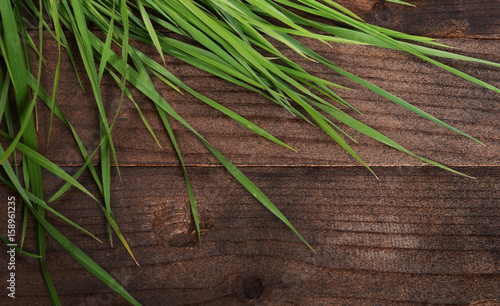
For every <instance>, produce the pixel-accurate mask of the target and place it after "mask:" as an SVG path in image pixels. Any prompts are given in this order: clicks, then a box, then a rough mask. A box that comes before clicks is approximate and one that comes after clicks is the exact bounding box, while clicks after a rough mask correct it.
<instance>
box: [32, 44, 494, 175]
mask: <svg viewBox="0 0 500 306" xmlns="http://www.w3.org/2000/svg"><path fill="white" fill-rule="evenodd" d="M442 42H444V43H448V44H450V45H452V46H455V47H457V48H459V50H468V53H467V54H468V55H472V56H476V57H478V58H483V59H488V60H493V61H497V62H500V55H499V54H498V49H499V47H500V43H499V41H498V40H491V41H484V40H483V41H478V40H471V39H446V40H442ZM306 43H307V44H308V45H311V46H312V47H313V48H314V49H315V50H316V51H318V52H319V53H321V54H323V55H324V56H325V57H327V58H328V59H329V60H331V61H332V62H333V63H335V64H338V65H339V66H340V67H342V68H344V69H346V70H348V71H350V72H352V73H355V74H357V75H359V76H361V77H363V78H365V79H367V80H368V81H370V82H373V83H374V84H376V85H379V86H380V87H382V88H384V89H386V90H388V91H390V92H393V93H396V94H397V95H398V96H400V97H401V98H403V99H406V100H407V101H409V102H410V103H413V104H414V105H416V106H417V107H420V108H422V109H423V110H425V111H427V112H429V113H430V114H432V115H434V116H436V117H438V118H440V119H442V120H443V121H445V122H446V123H449V124H451V125H453V126H455V127H457V128H458V129H461V130H463V131H464V132H467V133H469V134H470V135H472V136H473V137H477V138H478V139H479V140H481V141H482V142H484V143H485V144H486V146H480V145H477V144H476V143H474V142H473V141H470V140H468V139H466V138H465V137H462V136H460V135H458V134H456V133H454V132H451V131H449V130H447V129H445V128H441V127H439V126H437V125H435V124H432V123H430V122H428V121H426V120H424V119H422V118H420V117H418V116H417V115H415V114H413V113H411V112H409V111H407V110H405V109H403V108H401V107H399V106H397V105H394V104H392V103H391V102H389V101H387V100H385V99H383V98H381V97H379V96H377V95H376V94H374V93H372V92H371V91H369V90H366V89H364V88H362V87H360V86H359V85H357V84H354V83H353V82H349V81H348V80H346V79H345V78H341V77H339V76H338V75H336V74H335V73H333V72H332V71H330V70H329V69H326V68H324V67H322V66H321V65H318V64H314V63H311V62H308V61H307V60H303V59H300V58H298V56H297V55H295V54H293V53H292V52H287V51H284V52H285V53H286V54H287V55H289V56H290V57H291V58H293V59H294V60H296V61H298V62H299V63H301V64H302V65H303V66H304V67H305V68H307V69H308V70H309V71H311V72H312V73H313V74H315V75H317V76H321V77H324V78H326V79H328V80H331V81H334V82H338V83H340V84H343V85H347V86H350V87H352V88H354V89H356V90H355V91H346V90H343V91H339V93H340V94H341V95H342V96H343V97H344V98H346V99H347V101H349V102H350V103H352V104H353V105H354V106H355V107H357V108H358V109H359V110H360V111H361V112H362V113H363V115H359V114H355V113H354V112H352V111H351V114H352V115H353V116H354V117H356V118H358V119H359V120H361V121H363V122H365V123H367V124H369V125H370V126H373V127H374V128H376V129H378V130H379V131H381V132H382V133H384V134H386V135H387V136H389V137H391V138H392V139H394V140H395V141H397V142H400V143H401V144H402V145H403V146H405V147H407V148H408V149H410V150H413V151H414V152H416V153H417V154H422V155H425V156H426V157H431V158H434V159H436V160H437V161H440V162H442V163H445V164H448V165H464V166H465V165H498V162H499V160H500V159H499V156H498V152H500V138H499V133H498V131H499V125H498V116H499V114H500V104H499V103H497V102H498V99H499V95H498V94H495V93H493V92H491V91H488V90H486V89H484V88H480V87H479V86H476V85H474V84H471V83H469V82H466V81H464V80H462V79H460V78H458V77H455V76H454V75H451V74H450V73H447V72H445V71H442V70H441V69H438V68H435V67H432V66H431V65H430V64H426V63H422V62H421V61H418V60H416V59H414V58H412V57H410V56H408V55H405V54H401V53H399V52H391V51H387V50H383V49H379V48H374V47H361V46H347V45H334V46H333V48H328V47H325V46H323V45H321V44H318V43H315V42H312V41H310V42H306ZM45 45H46V46H47V48H48V50H47V51H46V52H45V53H44V54H46V57H47V59H48V61H49V63H50V64H48V65H49V66H48V69H46V70H45V71H44V76H43V80H44V85H45V86H46V88H51V85H50V81H51V80H52V79H53V73H54V69H50V67H53V66H54V65H55V63H56V62H57V58H56V56H57V52H53V51H54V50H55V48H56V46H55V43H54V42H51V41H50V40H49V41H47V43H46V44H45ZM142 47H143V49H144V51H145V52H147V53H148V54H150V55H151V56H153V57H154V56H155V52H156V51H155V50H154V49H145V47H144V46H142ZM452 65H453V66H454V67H456V68H459V69H463V70H465V71H466V72H469V73H471V74H472V75H474V76H476V77H478V78H480V79H482V80H484V81H486V82H489V83H491V84H492V85H496V86H499V87H500V74H499V71H500V69H498V68H492V67H487V66H484V65H473V64H469V65H468V64H463V63H457V62H453V63H452ZM167 67H168V68H169V69H170V70H171V71H172V72H173V73H174V74H176V75H177V76H178V77H179V78H180V79H181V80H183V81H184V82H186V83H187V84H188V85H189V86H191V87H192V88H193V89H195V90H197V91H199V92H200V93H203V94H205V95H206V96H208V97H210V98H212V99H214V100H215V101H217V102H219V103H221V104H223V105H225V106H227V107H229V108H230V109H232V110H234V111H236V112H237V113H239V114H241V115H242V116H244V117H246V118H248V119H249V120H251V121H253V122H255V123H256V124H258V125H259V126H261V127H262V128H264V129H266V130H267V131H269V132H270V133H271V134H273V135H275V136H276V137H278V138H279V139H281V140H283V141H285V142H286V143H288V144H290V145H291V146H292V147H294V148H295V149H296V150H297V151H298V152H293V151H290V150H287V149H285V148H282V147H280V146H278V145H275V144H273V143H271V142H269V141H266V140H264V139H263V138H259V137H257V136H255V135H254V134H253V133H252V132H250V131H248V130H246V129H244V128H243V127H241V126H240V125H238V124H237V123H235V122H233V121H232V120H231V119H229V118H226V117H224V116H223V115H222V114H221V113H219V112H217V111H215V110H213V109H212V108H210V107H208V106H207V105H204V104H203V103H201V102H200V101H198V100H197V99H196V98H194V97H192V96H190V95H188V94H184V95H180V94H178V93H176V92H174V91H173V90H171V89H169V88H166V86H164V85H163V86H162V84H160V82H156V85H157V86H158V88H159V90H160V92H161V93H162V94H163V96H164V97H165V99H166V100H167V101H168V102H169V103H170V104H171V105H172V106H173V107H174V109H175V110H176V111H177V112H178V113H179V114H180V115H181V116H183V117H184V118H185V119H186V120H187V121H188V122H189V123H190V124H191V125H192V126H193V127H195V128H196V129H197V130H198V131H199V132H200V133H201V134H202V135H203V136H205V137H206V138H207V139H208V141H209V142H211V143H212V144H213V145H214V146H215V147H216V148H217V149H219V150H220V151H221V152H222V153H223V154H225V155H226V156H227V157H228V158H229V159H230V160H232V161H233V162H234V163H236V164H238V165H358V163H357V161H356V160H354V159H353V158H352V157H350V156H349V155H348V154H347V153H345V152H344V151H343V150H342V149H341V148H340V147H339V146H338V145H337V144H336V143H335V142H334V141H333V140H332V139H330V138H329V137H328V136H326V134H325V133H323V132H322V131H321V130H320V129H317V128H315V127H313V126H311V125H309V124H307V123H306V122H305V121H302V120H300V119H298V118H296V117H294V116H292V115H291V114H289V113H287V112H286V111H285V110H284V109H283V108H281V107H279V106H277V105H275V104H274V103H272V102H269V101H267V100H266V99H265V98H263V97H261V96H259V95H258V94H255V93H252V92H249V91H246V90H243V89H240V88H237V87H236V86H233V85H231V84H228V83H227V82H223V81H221V80H219V79H217V78H215V77H212V76H209V75H208V74H207V73H204V72H202V71H200V70H198V69H195V68H192V67H188V66H186V65H185V64H183V63H181V62H179V61H177V60H175V59H173V58H171V57H167ZM81 71H83V69H82V70H81ZM76 84H77V83H76V77H75V76H74V72H73V69H72V67H71V66H70V64H69V63H68V62H67V61H64V62H63V65H62V72H61V81H60V84H59V93H58V105H59V106H60V107H61V109H62V110H63V111H64V112H65V114H66V115H67V117H68V119H69V120H70V122H71V123H72V124H73V125H74V126H75V128H76V130H77V131H78V132H79V133H80V134H81V135H82V136H81V137H82V140H83V141H84V143H85V144H86V145H87V146H88V149H89V150H93V149H94V148H95V147H96V146H97V145H98V144H99V129H98V125H99V124H98V119H97V118H98V113H97V109H96V106H95V103H94V102H93V97H92V91H91V89H90V87H89V86H88V84H86V92H82V91H81V89H80V88H79V87H78V86H77V85H76ZM102 88H103V93H104V100H105V104H106V108H107V111H108V116H109V118H112V117H113V116H114V113H115V112H116V110H117V108H118V104H119V100H120V91H119V90H118V88H117V87H116V85H113V84H112V82H111V80H109V79H108V80H106V81H104V82H103V85H102ZM135 98H136V100H137V102H138V103H139V105H140V106H141V108H142V111H143V113H144V114H145V115H146V117H147V118H148V120H149V121H150V123H151V125H152V126H153V128H154V130H155V131H156V133H157V135H158V137H159V140H160V143H161V145H162V146H163V147H162V148H160V147H158V145H156V143H155V141H154V139H153V137H151V135H150V134H149V132H148V130H147V129H146V127H145V126H144V124H143V123H142V121H141V120H140V117H139V115H138V113H137V111H136V110H135V108H134V106H133V105H132V103H130V102H128V101H126V102H125V103H124V105H123V107H122V110H121V112H120V115H119V116H118V121H117V123H116V127H115V129H114V132H113V135H114V141H115V145H116V148H117V155H118V159H119V162H120V164H122V165H177V164H178V161H177V157H176V156H175V154H174V153H173V151H172V148H171V145H170V142H169V140H168V138H167V135H166V133H165V132H164V131H163V130H164V129H163V128H162V125H161V122H160V120H159V118H158V116H157V115H156V109H155V108H154V107H153V105H152V103H151V102H149V101H148V100H147V99H145V98H144V97H143V96H142V95H140V94H138V93H136V96H135ZM49 118H50V112H49V111H48V109H47V108H45V107H40V115H39V121H40V133H39V135H40V143H45V144H46V143H47V135H48V127H49ZM172 125H173V128H174V131H175V134H176V136H177V139H178V141H179V146H180V148H181V151H182V152H183V154H184V158H185V162H186V163H188V164H190V165H213V164H217V160H216V159H215V158H213V157H212V155H211V154H210V152H208V150H206V149H205V148H204V147H203V145H202V144H201V143H200V142H199V141H198V139H197V138H196V137H195V136H194V135H193V134H192V133H191V132H189V131H187V129H186V128H184V127H183V126H181V125H180V124H177V122H172ZM290 131H293V133H291V132H290ZM348 131H349V132H351V133H352V135H353V136H354V137H355V138H356V139H357V140H358V141H359V144H354V143H352V145H353V148H354V149H355V150H356V151H357V152H358V153H359V154H360V156H361V157H362V158H364V159H365V160H366V162H367V163H368V164H370V165H422V163H421V162H420V161H418V160H415V159H413V158H410V157H408V156H405V155H404V154H400V153H399V152H397V151H396V150H393V149H390V148H388V147H386V146H384V145H381V144H379V143H377V142H376V141H374V140H371V139H369V138H368V137H366V136H364V135H360V134H359V133H357V132H353V131H351V130H349V129H348ZM70 137H71V134H70V132H69V131H68V130H67V129H65V128H64V127H63V126H62V124H60V123H59V122H57V120H56V121H55V124H54V132H53V136H52V139H51V140H50V145H49V146H48V148H47V146H41V147H42V148H41V150H42V153H43V154H45V155H46V156H48V157H49V158H50V159H51V160H53V161H54V162H56V163H58V164H60V165H77V164H82V160H81V157H80V156H79V153H78V150H77V148H76V146H68V141H67V140H68V138H70ZM471 152H473V153H472V154H471ZM96 158H97V157H96ZM96 160H98V159H96Z"/></svg>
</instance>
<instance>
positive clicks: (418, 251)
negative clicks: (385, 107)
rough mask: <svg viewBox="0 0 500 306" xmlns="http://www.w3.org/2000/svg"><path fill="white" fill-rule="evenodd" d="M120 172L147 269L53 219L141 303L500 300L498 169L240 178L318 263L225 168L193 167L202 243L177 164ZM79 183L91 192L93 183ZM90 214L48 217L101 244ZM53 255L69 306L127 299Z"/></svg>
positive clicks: (86, 208) (120, 190)
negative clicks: (85, 232)
mask: <svg viewBox="0 0 500 306" xmlns="http://www.w3.org/2000/svg"><path fill="white" fill-rule="evenodd" d="M68 170H69V171H70V172H71V171H74V169H68ZM122 171H123V173H122V175H123V182H122V183H121V184H115V187H114V189H113V208H114V211H115V215H116V218H117V220H118V222H119V224H120V225H121V229H122V231H123V233H124V235H125V236H126V237H127V239H128V241H129V243H130V246H131V247H132V249H133V250H134V253H135V256H136V257H137V258H138V260H139V263H140V264H141V266H140V267H137V266H135V264H134V262H133V261H132V260H131V259H130V258H129V257H128V256H127V254H126V252H125V250H124V249H123V248H122V247H116V248H110V247H109V245H108V244H107V243H105V244H99V243H97V242H95V241H92V240H91V239H90V238H86V237H82V235H81V234H80V233H78V232H76V231H75V230H74V229H72V228H71V226H68V225H66V224H63V223H62V222H60V221H58V220H56V219H55V218H52V217H51V218H50V220H51V221H52V222H54V223H55V224H56V225H57V227H58V228H59V229H61V230H62V231H63V232H65V233H66V234H67V236H68V238H70V239H72V240H76V241H79V245H80V246H81V247H82V248H83V249H84V250H85V251H86V252H88V254H89V255H90V256H91V257H92V258H94V259H95V260H96V261H97V262H98V263H99V264H101V265H102V266H103V267H105V268H106V269H107V270H108V271H111V273H112V274H113V275H115V276H117V277H119V278H118V279H119V280H120V281H121V282H123V283H124V284H125V286H126V288H127V289H128V290H130V291H131V292H132V293H133V294H134V296H136V297H137V299H138V300H139V301H141V302H143V303H144V304H146V305H159V304H194V303H209V304H226V305H227V304H247V303H248V304H260V303H263V304H267V305H276V304H281V305H283V304H296V305H306V304H310V303H313V304H321V303H325V304H331V303H354V304H360V303H361V304H367V303H368V304H372V303H373V304H387V303H398V302H405V303H444V304H463V303H471V302H476V301H480V300H488V299H495V298H496V299H498V298H500V296H499V294H500V292H499V290H498V288H499V287H500V270H499V267H500V258H499V256H498V252H499V246H500V227H499V224H500V215H499V210H498V203H499V200H500V186H499V184H498V182H499V179H500V172H499V171H498V167H474V168H468V169H467V170H465V169H464V171H467V172H469V173H471V174H473V175H475V176H476V177H477V180H475V181H471V180H464V179H462V178H459V177H456V176H450V175H448V174H446V173H442V172H441V171H439V170H437V169H434V168H428V167H380V168H376V171H377V172H379V173H380V176H381V180H380V181H377V180H375V179H374V178H373V177H372V176H371V175H370V174H369V173H367V171H366V170H365V169H363V168H361V167H338V168H332V167H286V168H285V167H272V168H262V167H249V168H245V172H246V173H247V174H248V175H249V177H250V178H251V179H253V180H254V181H255V182H256V183H257V184H258V185H259V186H262V187H263V190H264V192H266V193H267V194H268V195H269V197H270V198H271V199H272V200H273V201H275V202H276V204H277V205H278V207H279V208H280V209H281V210H282V211H283V212H284V213H285V214H286V215H287V216H289V217H290V220H291V221H292V222H293V223H294V224H295V225H296V227H297V229H298V230H299V231H300V232H301V233H302V234H303V235H304V237H305V238H306V239H307V240H308V241H310V243H311V244H312V246H313V247H314V248H315V250H316V253H313V252H311V251H310V250H308V249H307V248H306V247H305V246H304V245H302V244H301V243H300V242H299V241H298V240H297V239H296V237H294V235H293V234H292V233H291V232H290V231H289V230H287V229H286V228H285V227H284V226H283V225H282V224H281V222H280V221H279V220H277V219H276V218H275V217H273V216H272V215H271V214H270V213H269V212H268V211H267V210H266V209H265V208H263V207H262V206H261V205H259V203H258V202H257V201H256V200H255V199H254V198H253V197H252V196H251V195H249V194H248V193H246V192H245V191H243V190H242V189H241V188H240V186H239V185H238V184H237V182H235V181H234V180H232V179H230V178H229V177H228V175H227V174H226V173H225V172H224V171H223V170H222V169H220V168H212V167H210V168H207V167H194V168H190V169H189V171H190V173H191V174H192V176H193V177H194V178H196V181H194V182H193V183H194V188H195V192H196V195H197V198H198V203H199V207H200V217H201V227H202V232H203V234H202V242H201V243H199V242H197V240H196V236H195V233H194V231H193V224H192V222H191V218H190V216H189V205H188V203H187V201H186V197H185V194H184V186H183V180H182V177H181V176H180V175H179V174H180V173H179V172H180V170H179V169H178V168H177V167H124V168H123V170H122ZM216 178H217V179H216ZM115 179H117V178H116V177H115ZM47 181H48V184H47V186H50V187H51V188H50V190H48V191H47V192H48V193H49V194H51V193H53V192H55V191H56V189H57V187H59V186H61V182H60V181H57V180H55V179H52V178H51V177H50V176H48V177H47ZM82 182H83V183H84V184H86V185H92V184H91V179H89V178H88V177H86V178H84V179H83V180H82ZM95 206H96V204H95V203H94V202H93V200H91V199H89V198H88V197H86V196H84V195H83V194H82V193H81V192H77V191H69V192H68V193H67V194H66V195H65V196H64V198H63V199H61V201H58V202H57V203H54V206H53V207H54V208H55V209H57V210H59V211H60V212H61V213H63V214H65V215H68V216H72V217H73V220H74V221H75V222H77V223H79V224H80V225H82V226H84V227H86V228H87V229H89V230H90V231H92V232H93V233H95V234H96V235H97V236H98V237H99V238H100V239H102V240H106V237H107V233H106V229H105V227H104V226H103V221H104V220H103V217H102V215H101V213H100V211H99V210H98V209H95ZM2 248H4V246H2ZM29 248H30V247H28V249H29ZM48 248H49V256H50V258H51V260H50V261H48V267H49V270H50V271H51V272H52V274H53V276H54V281H55V284H56V286H57V287H58V289H59V294H60V295H61V299H62V302H63V303H64V304H67V305H78V304H84V305H92V304H93V303H97V301H99V299H103V300H107V299H110V300H111V301H113V303H120V301H121V299H120V298H119V297H116V296H115V295H110V294H109V293H108V291H107V290H106V286H105V285H103V284H101V283H100V282H99V281H97V280H95V279H94V278H93V277H91V276H90V275H89V274H88V273H86V272H84V270H83V269H82V268H80V267H79V266H78V264H76V263H75V262H74V261H73V260H72V259H71V258H70V257H69V256H67V255H66V254H65V253H64V251H62V249H61V248H60V247H59V246H58V245H56V244H55V243H54V241H53V240H51V239H50V240H49V245H48ZM18 269H19V277H20V278H19V280H20V281H19V288H18V294H19V295H18V300H19V301H26V302H29V301H36V300H37V299H38V297H39V296H43V295H44V294H45V293H44V290H45V289H44V287H43V285H42V283H41V280H40V279H37V277H38V276H36V275H35V276H34V275H33V274H32V273H28V271H31V269H35V271H36V261H35V260H32V259H26V258H22V259H21V258H20V259H19V262H18ZM120 278H121V279H120ZM82 284H85V285H82ZM259 295H260V296H259ZM34 297H36V299H35V298H34ZM252 297H254V298H256V299H255V300H252V299H251V298H252ZM257 297H258V298H257ZM162 301H164V302H162ZM97 304H99V303H97Z"/></svg>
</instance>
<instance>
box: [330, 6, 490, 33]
mask: <svg viewBox="0 0 500 306" xmlns="http://www.w3.org/2000/svg"><path fill="white" fill-rule="evenodd" d="M336 2H338V3H340V4H342V5H344V6H345V7H347V8H349V9H350V10H352V11H353V12H355V13H356V14H358V15H359V16H360V17H361V18H363V19H364V20H365V21H367V22H369V23H371V24H375V25H378V26H382V27H386V28H391V29H394V30H397V31H402V32H404V33H408V34H415V35H425V36H430V37H441V38H443V37H474V38H499V37H500V36H499V35H500V34H499V33H500V31H499V29H500V18H498V16H500V2H498V1H496V0H481V1H467V0H416V1H407V2H410V3H412V4H413V5H415V7H409V6H404V5H399V4H394V3H389V2H386V1H382V0H380V1H379V0H357V1H350V0H340V1H336ZM384 2H385V3H384Z"/></svg>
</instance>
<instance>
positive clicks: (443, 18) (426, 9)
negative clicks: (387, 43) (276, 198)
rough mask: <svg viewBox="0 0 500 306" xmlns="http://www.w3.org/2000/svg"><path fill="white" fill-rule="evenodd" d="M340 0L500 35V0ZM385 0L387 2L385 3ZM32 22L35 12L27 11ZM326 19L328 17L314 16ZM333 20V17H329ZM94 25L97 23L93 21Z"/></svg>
mask: <svg viewBox="0 0 500 306" xmlns="http://www.w3.org/2000/svg"><path fill="white" fill-rule="evenodd" d="M336 2H337V3H339V4H341V5H343V6H345V7H346V8H348V9H349V10H351V11H353V12H354V13H356V14H357V15H359V16H360V17H361V18H362V19H364V20H365V21H367V22H369V23H371V24H375V25H378V26H382V27H386V28H390V29H394V30H397V31H401V32H404V33H409V34H414V35H424V36H429V37H436V38H450V37H461V38H465V37H469V38H485V39H492V38H495V39H498V38H500V34H499V33H500V18H498V16H500V3H499V2H498V1H497V0H481V1H467V0H410V1H408V2H410V3H412V4H413V5H415V7H409V6H405V5H399V4H394V3H389V2H385V1H384V0H356V1H351V0H336ZM384 2H385V3H384ZM25 18H27V20H29V21H30V23H31V24H33V25H37V24H38V20H37V19H36V18H35V17H34V16H30V15H28V14H25ZM311 18H313V19H317V20H318V21H323V22H325V19H321V18H317V17H313V16H311ZM326 22H328V23H329V22H330V21H326ZM90 26H91V28H92V29H94V30H97V28H96V27H93V26H92V25H90Z"/></svg>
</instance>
